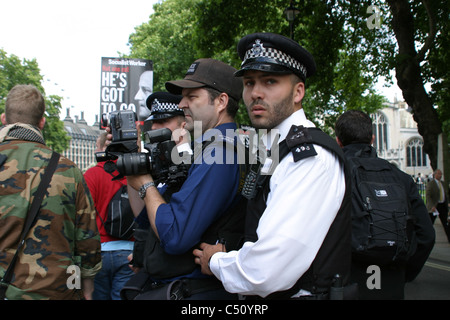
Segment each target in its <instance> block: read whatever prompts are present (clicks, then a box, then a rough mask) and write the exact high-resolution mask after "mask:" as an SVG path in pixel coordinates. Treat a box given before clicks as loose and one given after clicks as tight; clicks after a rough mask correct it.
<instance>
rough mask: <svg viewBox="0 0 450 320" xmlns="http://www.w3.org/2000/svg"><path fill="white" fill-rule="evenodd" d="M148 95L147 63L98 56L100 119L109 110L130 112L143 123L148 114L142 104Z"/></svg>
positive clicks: (150, 73) (149, 74)
mask: <svg viewBox="0 0 450 320" xmlns="http://www.w3.org/2000/svg"><path fill="white" fill-rule="evenodd" d="M152 92H153V62H152V61H151V60H146V59H132V58H105V57H102V69H101V85H100V117H102V115H103V114H108V113H110V112H111V111H116V110H117V111H118V110H132V111H134V112H136V115H137V118H138V120H139V121H144V120H145V119H146V118H147V117H148V116H149V115H150V110H148V108H147V106H146V104H145V101H146V99H147V97H148V96H149V95H150V94H151V93H152ZM100 127H102V125H101V124H100Z"/></svg>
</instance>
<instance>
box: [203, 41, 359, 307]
mask: <svg viewBox="0 0 450 320" xmlns="http://www.w3.org/2000/svg"><path fill="white" fill-rule="evenodd" d="M238 53H239V56H240V58H241V59H242V60H243V62H242V65H241V69H240V70H239V71H237V72H236V74H235V75H236V76H237V77H241V78H242V81H243V85H244V91H243V98H244V103H245V105H246V106H247V111H248V114H249V116H250V119H251V121H252V124H253V126H254V127H256V128H259V129H267V130H268V133H267V135H263V137H262V140H263V141H264V143H265V145H266V147H267V148H268V149H272V148H275V147H277V144H276V141H273V137H274V136H276V135H275V133H278V134H279V135H280V140H283V139H285V138H286V141H288V140H289V139H294V138H296V137H297V138H298V137H301V136H304V137H306V138H307V137H308V136H309V134H308V130H303V129H301V128H300V127H294V126H300V125H302V126H304V127H314V124H313V123H312V122H311V121H308V120H307V119H306V117H305V113H304V111H303V107H302V99H303V97H304V95H305V81H306V79H307V78H308V77H310V76H312V75H313V74H314V72H315V71H316V65H315V62H314V59H313V56H312V55H311V54H310V53H309V52H308V51H307V50H306V49H304V48H303V47H301V46H300V45H299V44H298V43H296V42H295V41H293V40H292V39H289V38H286V37H284V36H281V35H277V34H273V33H254V34H250V35H247V36H245V37H244V38H242V39H241V40H240V42H239V44H238ZM296 130H299V131H297V133H298V134H299V135H298V136H296V134H294V133H293V131H296ZM310 131H311V130H310ZM330 139H331V138H330V137H328V141H329V140H330ZM306 141H308V140H306ZM280 145H281V143H280ZM303 147H304V148H303ZM336 147H337V144H336V143H334V148H336ZM266 165H268V163H267V162H266V163H265V166H264V167H263V168H265V167H266ZM273 165H276V167H275V168H274V170H273V174H272V175H271V176H269V178H268V179H266V180H265V181H266V184H263V185H262V187H261V188H260V190H261V191H260V192H259V193H257V195H256V197H255V198H253V199H250V200H249V206H248V208H247V216H246V240H247V241H246V242H245V243H244V245H243V247H242V248H241V249H240V250H238V251H232V252H228V253H225V252H221V251H222V248H221V246H220V245H215V246H214V245H207V244H202V245H201V249H203V250H194V255H195V256H196V262H197V263H198V264H201V266H202V271H203V272H204V273H206V274H211V273H212V274H214V275H215V276H216V277H217V278H218V279H220V280H221V281H222V283H223V285H224V287H225V289H226V290H227V291H229V292H235V293H240V294H243V295H250V296H259V297H263V298H265V297H277V298H291V297H299V298H311V299H321V298H326V297H327V296H328V292H329V290H330V286H331V284H332V281H333V276H334V275H335V274H340V276H341V277H342V279H343V281H344V282H345V281H346V279H347V278H348V276H349V271H350V255H351V252H350V212H349V204H350V201H349V200H350V198H349V194H348V193H346V179H345V176H344V170H343V163H342V162H341V161H340V160H339V158H338V157H337V156H336V154H335V153H334V152H331V151H329V150H328V149H325V148H323V147H321V146H319V145H316V144H311V143H309V144H308V143H306V144H304V145H302V146H301V147H298V148H297V147H296V146H295V143H294V145H293V148H292V150H291V151H290V152H289V153H288V154H287V156H285V157H284V158H281V156H280V161H279V163H278V164H273ZM260 170H264V169H260ZM260 176H261V175H260Z"/></svg>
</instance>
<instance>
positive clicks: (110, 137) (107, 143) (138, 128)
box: [105, 121, 141, 152]
mask: <svg viewBox="0 0 450 320" xmlns="http://www.w3.org/2000/svg"><path fill="white" fill-rule="evenodd" d="M136 130H137V136H138V137H137V146H138V152H141V123H140V122H139V121H137V122H136ZM105 131H106V132H108V134H107V135H106V141H105V145H106V146H109V145H110V144H111V143H112V138H113V135H112V134H111V128H110V127H105Z"/></svg>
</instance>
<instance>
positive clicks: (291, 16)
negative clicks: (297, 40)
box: [283, 0, 300, 40]
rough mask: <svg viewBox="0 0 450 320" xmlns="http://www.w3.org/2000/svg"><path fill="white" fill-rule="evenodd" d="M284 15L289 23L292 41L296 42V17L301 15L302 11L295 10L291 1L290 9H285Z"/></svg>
mask: <svg viewBox="0 0 450 320" xmlns="http://www.w3.org/2000/svg"><path fill="white" fill-rule="evenodd" d="M283 13H284V15H285V16H286V20H287V21H288V22H289V30H290V35H291V39H292V40H294V20H295V16H296V15H298V14H299V13H300V10H299V9H297V8H295V7H294V6H293V5H292V0H291V2H290V4H289V7H287V8H286V9H284V11H283Z"/></svg>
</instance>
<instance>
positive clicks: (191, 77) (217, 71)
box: [166, 58, 242, 101]
mask: <svg viewBox="0 0 450 320" xmlns="http://www.w3.org/2000/svg"><path fill="white" fill-rule="evenodd" d="M236 71H237V70H236V69H235V68H233V67H232V66H230V65H228V64H226V63H224V62H222V61H219V60H215V59H211V58H206V59H198V60H195V61H194V63H192V64H191V66H190V67H189V69H188V71H187V72H186V76H185V77H184V79H183V80H174V81H168V82H166V89H167V91H169V92H170V93H173V94H181V92H182V90H183V89H186V88H189V89H194V88H203V87H211V88H213V89H216V90H218V91H220V92H225V93H226V94H228V95H229V96H230V97H232V98H233V99H235V100H236V101H239V100H240V99H241V96H242V81H241V80H240V79H236V78H235V77H234V73H235V72H236Z"/></svg>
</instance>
